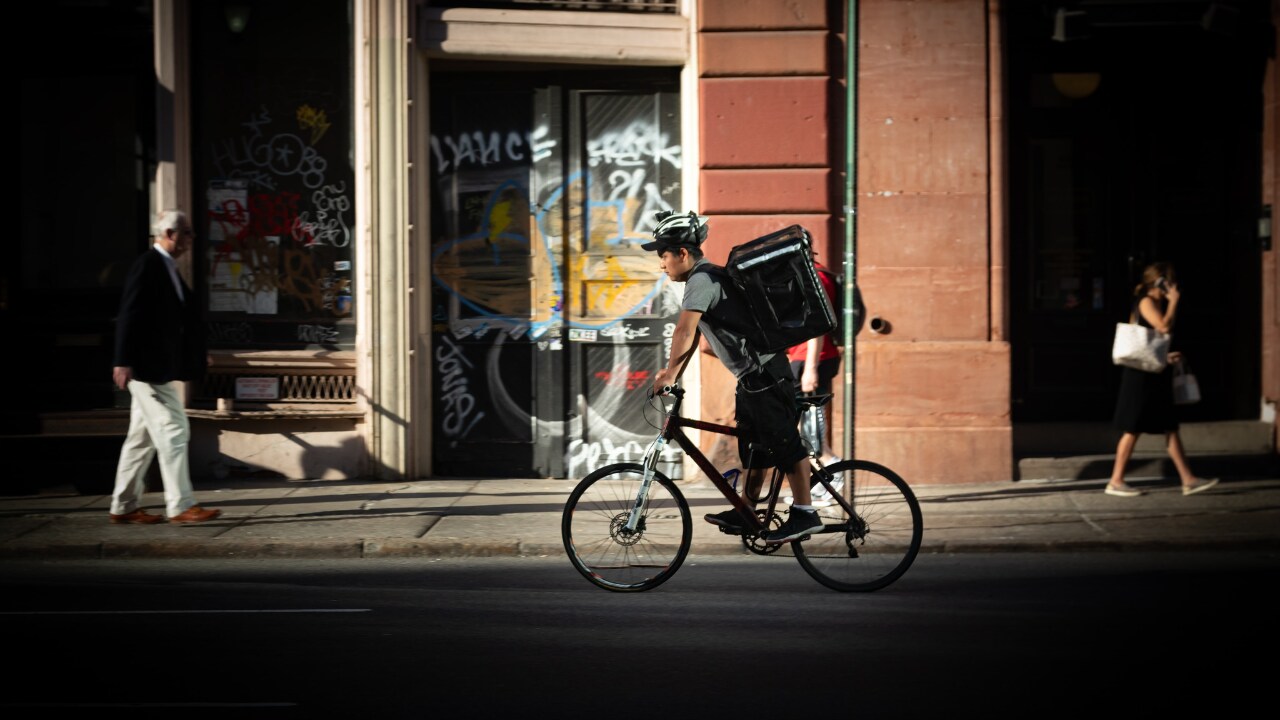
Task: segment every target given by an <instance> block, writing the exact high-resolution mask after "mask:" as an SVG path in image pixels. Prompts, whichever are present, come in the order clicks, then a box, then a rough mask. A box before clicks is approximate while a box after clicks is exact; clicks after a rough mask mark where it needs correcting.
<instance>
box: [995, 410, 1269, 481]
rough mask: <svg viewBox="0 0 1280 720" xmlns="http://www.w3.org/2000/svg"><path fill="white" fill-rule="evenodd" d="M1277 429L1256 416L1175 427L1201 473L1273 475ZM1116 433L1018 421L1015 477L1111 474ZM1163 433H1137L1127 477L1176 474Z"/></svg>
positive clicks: (1098, 426) (1100, 426)
mask: <svg viewBox="0 0 1280 720" xmlns="http://www.w3.org/2000/svg"><path fill="white" fill-rule="evenodd" d="M1275 433H1276V427H1275V424H1274V423H1271V422H1265V421H1261V420H1225V421H1219V422H1201V423H1183V424H1182V426H1181V428H1180V429H1179V431H1178V434H1179V436H1180V437H1181V438H1182V445H1183V448H1184V449H1185V450H1186V453H1187V459H1188V462H1190V463H1191V469H1192V471H1193V472H1195V473H1196V474H1197V475H1200V476H1201V477H1276V476H1277V473H1280V455H1277V453H1276V445H1275ZM1119 437H1120V436H1119V433H1117V432H1116V431H1115V429H1114V428H1113V427H1112V426H1111V424H1110V423H1022V424H1015V425H1014V429H1013V447H1014V457H1015V458H1016V460H1017V468H1016V474H1017V479H1019V480H1092V479H1105V478H1108V477H1111V470H1112V466H1113V465H1114V463H1115V451H1116V442H1117V441H1118V440H1119ZM1165 442H1166V440H1165V437H1164V436H1163V435H1142V436H1140V437H1139V438H1138V444H1137V446H1136V447H1135V448H1134V453H1133V457H1132V458H1131V459H1130V461H1129V465H1128V467H1127V469H1126V475H1128V476H1131V477H1169V478H1176V477H1177V471H1176V470H1175V468H1174V467H1173V462H1172V461H1171V460H1170V459H1169V455H1168V453H1167V452H1166V451H1165Z"/></svg>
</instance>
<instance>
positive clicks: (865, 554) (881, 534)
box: [791, 460, 924, 592]
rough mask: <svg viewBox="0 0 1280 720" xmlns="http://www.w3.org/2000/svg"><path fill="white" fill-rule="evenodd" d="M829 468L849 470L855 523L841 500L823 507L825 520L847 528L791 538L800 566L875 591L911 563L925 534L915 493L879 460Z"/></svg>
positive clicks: (834, 583) (841, 586)
mask: <svg viewBox="0 0 1280 720" xmlns="http://www.w3.org/2000/svg"><path fill="white" fill-rule="evenodd" d="M827 469H828V470H829V471H830V472H831V473H833V474H834V473H844V475H843V479H844V487H843V489H842V490H841V492H842V493H843V495H844V497H845V498H847V499H848V500H849V503H850V505H851V506H852V507H853V511H854V514H855V518H856V520H855V521H854V522H853V523H849V522H848V518H847V516H846V513H845V511H844V508H843V507H841V506H840V505H839V504H832V505H830V506H828V507H820V508H817V510H818V514H819V516H821V517H822V521H823V524H825V525H827V526H831V525H844V526H846V528H847V529H846V530H844V531H843V532H840V531H836V532H831V531H828V532H822V533H815V534H813V535H811V536H810V537H809V539H808V540H805V541H803V542H793V543H791V546H792V548H793V551H794V553H795V556H796V560H797V561H799V563H800V567H802V568H804V570H805V572H807V573H809V575H810V576H812V577H813V579H814V580H817V581H818V582H820V583H822V584H823V585H825V586H827V587H829V588H831V589H832V590H839V591H841V592H871V591H873V590H879V589H881V588H883V587H885V586H887V585H889V584H891V583H893V582H894V581H896V580H897V579H898V578H900V577H902V575H903V573H905V572H906V571H907V569H908V568H910V567H911V563H913V562H914V561H915V559H916V555H917V554H919V552H920V543H921V541H922V540H923V538H924V520H923V517H922V515H921V513H920V502H919V501H918V500H916V496H915V493H913V492H912V491H911V488H910V487H908V486H907V483H906V481H905V480H903V479H902V478H901V477H899V476H898V474H897V473H895V472H893V471H892V470H890V469H889V468H887V467H884V466H883V465H879V464H877V463H873V462H869V461H866V460H845V461H842V462H838V463H834V464H832V465H830V466H828V468H827Z"/></svg>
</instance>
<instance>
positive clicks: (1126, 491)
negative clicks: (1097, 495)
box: [1106, 483, 1143, 497]
mask: <svg viewBox="0 0 1280 720" xmlns="http://www.w3.org/2000/svg"><path fill="white" fill-rule="evenodd" d="M1106 493H1107V494H1108V495H1115V496H1116V497H1138V496H1139V495H1141V494H1143V493H1142V491H1141V490H1139V489H1138V488H1136V487H1133V486H1132V485H1130V484H1129V483H1120V485H1119V486H1116V485H1112V484H1111V483H1107V490H1106Z"/></svg>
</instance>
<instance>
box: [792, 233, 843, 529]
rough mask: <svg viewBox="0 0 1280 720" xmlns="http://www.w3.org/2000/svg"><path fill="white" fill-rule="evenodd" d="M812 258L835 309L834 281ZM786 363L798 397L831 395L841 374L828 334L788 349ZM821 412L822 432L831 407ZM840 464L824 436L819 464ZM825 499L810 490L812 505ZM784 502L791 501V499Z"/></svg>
mask: <svg viewBox="0 0 1280 720" xmlns="http://www.w3.org/2000/svg"><path fill="white" fill-rule="evenodd" d="M813 254H814V260H813V264H814V267H816V268H817V269H818V270H819V272H818V279H819V280H821V281H822V289H823V290H824V291H826V293H827V298H828V299H830V300H831V301H832V305H835V295H836V285H835V281H833V280H832V279H831V272H830V271H829V270H827V269H826V267H825V266H823V264H822V263H820V262H818V259H817V255H818V253H817V252H816V251H815V252H814V253H813ZM787 359H788V360H790V361H791V373H792V374H793V375H795V384H796V392H797V393H817V394H824V395H825V394H830V393H831V381H832V380H834V379H835V377H836V374H837V373H839V372H840V342H839V340H838V339H837V338H836V337H834V336H833V335H832V334H831V333H828V334H826V335H823V336H821V337H816V338H812V339H810V340H808V341H807V342H804V343H801V344H799V345H795V346H793V347H791V348H790V349H788V350H787ZM821 411H822V415H823V419H824V422H823V424H822V425H823V428H829V427H831V403H830V402H828V403H827V404H826V405H823V406H822V408H821ZM839 461H840V458H839V457H838V456H836V454H835V453H834V452H833V451H832V450H831V438H830V433H825V432H824V435H823V438H822V463H823V464H824V465H830V464H832V463H835V462H839ZM838 480H839V479H838V478H837V485H839V482H838ZM826 495H827V490H826V488H824V487H821V486H819V487H815V488H813V499H814V504H815V505H818V504H830V502H831V501H830V499H829V498H827V497H826ZM787 499H788V500H790V498H787Z"/></svg>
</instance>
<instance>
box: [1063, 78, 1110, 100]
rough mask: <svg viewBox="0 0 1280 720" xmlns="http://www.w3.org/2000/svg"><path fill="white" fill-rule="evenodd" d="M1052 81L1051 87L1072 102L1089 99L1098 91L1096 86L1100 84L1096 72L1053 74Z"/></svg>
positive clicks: (1100, 79) (1100, 80) (1100, 81)
mask: <svg viewBox="0 0 1280 720" xmlns="http://www.w3.org/2000/svg"><path fill="white" fill-rule="evenodd" d="M1052 79H1053V87H1054V88H1055V89H1057V91H1058V92H1059V93H1061V94H1062V96H1063V97H1067V98H1071V99H1072V100H1082V99H1084V98H1087V97H1089V96H1090V95H1092V94H1093V93H1094V92H1095V91H1096V90H1097V89H1098V85H1099V84H1101V83H1102V76H1101V75H1099V74H1098V73H1096V72H1091V73H1054V74H1053V75H1052Z"/></svg>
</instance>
